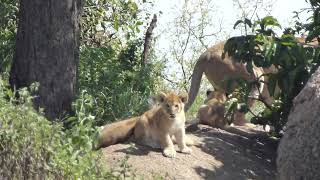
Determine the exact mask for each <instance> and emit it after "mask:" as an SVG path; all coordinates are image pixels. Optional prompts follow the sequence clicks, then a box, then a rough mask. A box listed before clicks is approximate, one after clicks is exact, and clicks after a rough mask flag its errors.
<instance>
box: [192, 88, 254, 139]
mask: <svg viewBox="0 0 320 180" xmlns="http://www.w3.org/2000/svg"><path fill="white" fill-rule="evenodd" d="M226 99H227V98H226V96H225V94H224V92H221V91H209V92H207V99H206V100H205V105H203V106H201V107H200V109H199V111H198V119H199V123H200V124H205V125H209V126H211V127H214V128H220V129H223V130H225V131H228V132H231V133H235V134H239V135H242V136H246V137H248V136H250V134H248V133H246V132H244V131H242V130H240V129H238V128H235V127H233V126H229V124H228V122H227V120H226V119H225V118H224V114H225V107H224V103H225V101H226ZM244 126H246V127H248V128H253V127H255V125H254V124H251V123H245V124H244Z"/></svg>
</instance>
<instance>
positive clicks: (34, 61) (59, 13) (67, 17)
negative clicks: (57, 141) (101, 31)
mask: <svg viewBox="0 0 320 180" xmlns="http://www.w3.org/2000/svg"><path fill="white" fill-rule="evenodd" d="M81 10H82V0H31V1H30V0H20V12H19V13H20V14H19V15H20V16H19V22H18V32H17V38H16V48H15V53H14V57H13V64H12V68H11V72H10V85H11V86H12V88H16V89H19V88H21V87H27V86H29V85H30V84H31V83H33V82H39V83H40V87H39V91H38V92H37V98H35V99H34V105H35V107H36V108H38V107H43V108H44V109H45V110H44V111H45V115H46V117H48V118H49V119H50V120H55V119H56V118H61V116H62V115H63V113H66V112H67V113H68V112H70V111H71V102H72V100H73V97H74V93H75V83H76V68H77V64H78V60H79V42H80V17H81Z"/></svg>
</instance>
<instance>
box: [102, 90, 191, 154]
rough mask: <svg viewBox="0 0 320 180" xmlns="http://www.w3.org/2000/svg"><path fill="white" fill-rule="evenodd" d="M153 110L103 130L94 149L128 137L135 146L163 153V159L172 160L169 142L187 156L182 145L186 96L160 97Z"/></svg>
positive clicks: (173, 94) (160, 95)
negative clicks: (168, 158) (136, 144)
mask: <svg viewBox="0 0 320 180" xmlns="http://www.w3.org/2000/svg"><path fill="white" fill-rule="evenodd" d="M156 99H157V102H158V103H159V104H158V105H157V106H154V107H153V108H152V109H150V110H149V111H147V112H145V113H144V114H143V115H141V116H140V117H136V118H131V119H128V120H124V121H120V122H116V123H112V124H110V125H107V126H105V127H104V128H103V130H102V132H101V133H100V136H99V142H98V147H97V148H101V147H105V146H108V145H112V144H115V143H117V142H120V141H122V140H125V139H128V138H129V137H132V138H133V140H134V141H135V142H136V143H139V144H143V145H147V146H151V147H153V148H161V149H163V155H164V156H166V157H175V155H176V151H175V148H174V145H173V140H175V141H176V143H177V144H178V147H179V150H180V152H182V153H187V154H190V153H191V149H190V148H189V147H187V145H186V141H187V140H186V135H185V113H184V104H185V103H186V102H187V100H188V95H187V94H182V95H177V94H176V93H173V92H171V93H168V94H165V93H160V94H159V95H158V96H157V97H156Z"/></svg>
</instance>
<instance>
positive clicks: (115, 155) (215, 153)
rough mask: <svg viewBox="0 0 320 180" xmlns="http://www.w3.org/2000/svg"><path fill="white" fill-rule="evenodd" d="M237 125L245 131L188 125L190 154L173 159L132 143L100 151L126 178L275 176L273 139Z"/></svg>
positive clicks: (111, 166)
mask: <svg viewBox="0 0 320 180" xmlns="http://www.w3.org/2000/svg"><path fill="white" fill-rule="evenodd" d="M238 128H239V129H241V130H242V131H243V132H245V133H244V134H242V133H241V134H242V135H239V134H232V133H229V132H226V131H224V130H220V129H216V128H211V127H209V126H205V125H197V126H190V127H189V128H188V131H189V133H188V135H189V136H190V137H192V139H193V140H194V141H195V142H196V144H195V145H194V146H192V147H191V148H192V150H193V152H192V154H191V155H188V154H182V153H177V156H176V158H173V159H171V158H166V157H164V156H163V155H162V153H161V151H160V150H158V149H151V148H148V147H143V146H139V145H134V144H132V143H126V144H117V145H113V146H109V147H107V148H104V149H103V153H104V156H105V160H106V162H107V164H108V166H109V168H110V169H112V170H114V171H115V172H117V173H119V174H120V173H121V174H123V173H124V174H125V176H130V178H129V179H132V177H136V178H133V179H140V178H141V177H143V178H144V179H159V177H162V178H164V179H192V180H196V179H215V180H218V179H221V180H222V179H225V180H233V179H234V180H242V179H266V180H270V179H275V174H276V169H275V167H276V165H275V159H276V147H277V141H276V140H274V139H270V138H268V137H267V136H266V135H265V133H264V132H262V131H261V130H260V129H248V128H247V129H245V128H240V127H238ZM128 169H129V170H128ZM120 171H121V172H120ZM122 177H123V175H122Z"/></svg>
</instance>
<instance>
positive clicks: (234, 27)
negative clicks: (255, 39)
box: [233, 20, 243, 29]
mask: <svg viewBox="0 0 320 180" xmlns="http://www.w3.org/2000/svg"><path fill="white" fill-rule="evenodd" d="M240 23H243V21H242V20H238V21H237V22H236V23H234V25H233V29H236V27H237V26H238V25H239V24H240Z"/></svg>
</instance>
